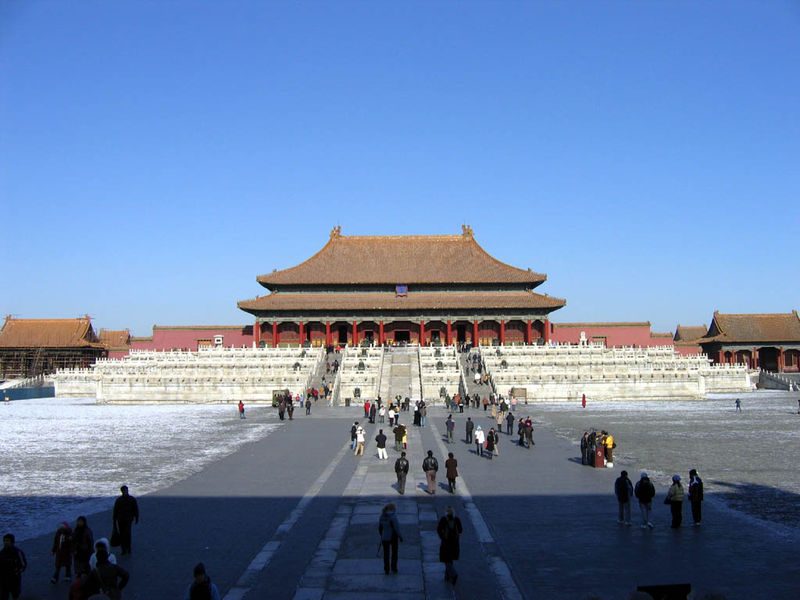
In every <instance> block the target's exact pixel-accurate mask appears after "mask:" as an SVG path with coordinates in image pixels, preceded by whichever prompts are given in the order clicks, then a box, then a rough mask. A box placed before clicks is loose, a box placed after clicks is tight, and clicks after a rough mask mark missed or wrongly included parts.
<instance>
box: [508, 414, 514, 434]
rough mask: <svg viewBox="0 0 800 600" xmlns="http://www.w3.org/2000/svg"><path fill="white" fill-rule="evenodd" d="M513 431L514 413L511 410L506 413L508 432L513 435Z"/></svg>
mask: <svg viewBox="0 0 800 600" xmlns="http://www.w3.org/2000/svg"><path fill="white" fill-rule="evenodd" d="M512 431H514V413H512V412H509V413H508V414H507V415H506V433H507V434H508V435H511V432H512Z"/></svg>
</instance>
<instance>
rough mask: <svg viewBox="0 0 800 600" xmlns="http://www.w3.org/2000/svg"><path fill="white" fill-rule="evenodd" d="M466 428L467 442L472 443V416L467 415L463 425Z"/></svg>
mask: <svg viewBox="0 0 800 600" xmlns="http://www.w3.org/2000/svg"><path fill="white" fill-rule="evenodd" d="M464 427H465V428H466V430H467V443H468V444H471V443H472V431H473V430H474V429H475V423H473V422H472V417H467V423H466V425H464Z"/></svg>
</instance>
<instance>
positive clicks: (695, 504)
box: [689, 469, 703, 526]
mask: <svg viewBox="0 0 800 600" xmlns="http://www.w3.org/2000/svg"><path fill="white" fill-rule="evenodd" d="M702 503H703V480H702V479H700V476H699V475H698V474H697V469H692V470H691V471H689V504H691V506H692V520H693V521H694V524H695V526H697V525H700V521H702V520H703V507H702Z"/></svg>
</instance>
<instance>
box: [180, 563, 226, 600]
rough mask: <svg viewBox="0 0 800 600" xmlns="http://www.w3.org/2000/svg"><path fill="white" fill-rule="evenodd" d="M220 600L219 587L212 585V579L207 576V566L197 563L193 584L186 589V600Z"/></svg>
mask: <svg viewBox="0 0 800 600" xmlns="http://www.w3.org/2000/svg"><path fill="white" fill-rule="evenodd" d="M201 598H202V599H203V600H220V597H219V590H218V589H217V586H216V585H214V584H213V583H211V579H210V578H209V576H208V575H206V566H205V565H204V564H203V563H197V565H196V566H195V568H194V578H193V579H192V583H190V584H189V585H188V587H187V588H186V595H185V596H184V600H200V599H201Z"/></svg>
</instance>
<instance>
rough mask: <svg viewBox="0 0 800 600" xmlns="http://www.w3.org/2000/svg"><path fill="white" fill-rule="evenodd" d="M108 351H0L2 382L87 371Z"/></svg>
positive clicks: (41, 348) (33, 349)
mask: <svg viewBox="0 0 800 600" xmlns="http://www.w3.org/2000/svg"><path fill="white" fill-rule="evenodd" d="M106 353H107V351H106V350H105V348H98V347H84V348H46V347H34V348H0V379H3V380H5V379H17V378H26V377H38V376H39V375H45V374H49V373H55V371H56V370H57V369H71V368H86V367H89V366H91V365H93V364H94V363H95V362H96V361H97V359H98V358H102V357H104V356H105V355H106Z"/></svg>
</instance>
